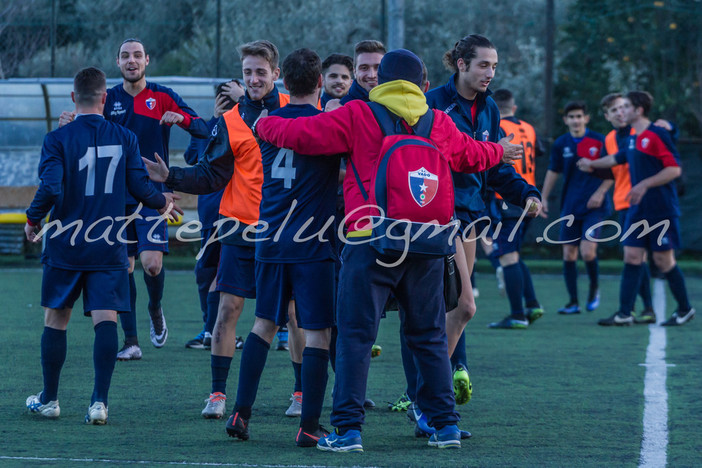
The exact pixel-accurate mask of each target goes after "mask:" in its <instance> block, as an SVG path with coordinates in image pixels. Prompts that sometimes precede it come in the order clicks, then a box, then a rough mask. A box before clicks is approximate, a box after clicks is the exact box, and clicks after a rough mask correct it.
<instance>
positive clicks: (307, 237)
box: [256, 104, 340, 263]
mask: <svg viewBox="0 0 702 468" xmlns="http://www.w3.org/2000/svg"><path fill="white" fill-rule="evenodd" d="M320 113H321V111H320V110H319V109H317V108H315V107H314V106H311V105H309V104H304V105H303V104H288V105H287V106H285V107H281V108H280V109H278V110H275V111H273V112H271V115H277V116H278V117H282V118H285V119H295V118H297V117H309V116H313V115H317V114H320ZM261 158H262V162H263V185H262V187H261V207H260V211H259V222H260V223H262V225H263V226H265V227H266V230H265V231H261V232H260V233H258V234H257V242H256V260H257V261H259V262H264V263H308V262H318V261H324V260H332V259H335V258H336V254H335V253H334V249H333V246H334V244H333V243H331V242H329V241H333V236H334V235H335V234H336V232H335V231H334V224H333V223H332V222H330V220H332V221H333V218H334V212H335V210H336V186H337V183H338V178H339V160H340V156H308V155H305V154H299V153H296V152H294V151H292V150H289V149H285V148H278V147H276V146H273V145H271V144H270V143H261ZM320 239H324V240H325V241H323V242H320Z"/></svg>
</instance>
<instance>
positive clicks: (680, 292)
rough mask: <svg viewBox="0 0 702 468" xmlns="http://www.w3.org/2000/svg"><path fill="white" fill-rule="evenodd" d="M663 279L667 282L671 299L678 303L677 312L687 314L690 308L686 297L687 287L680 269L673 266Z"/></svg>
mask: <svg viewBox="0 0 702 468" xmlns="http://www.w3.org/2000/svg"><path fill="white" fill-rule="evenodd" d="M665 278H666V279H667V280H668V287H669V288H670V292H672V293H673V297H674V298H675V300H676V301H677V303H678V310H680V311H681V312H687V311H688V310H690V308H691V307H692V306H691V305H690V301H689V300H688V297H687V287H686V286H685V277H684V276H683V274H682V271H680V267H678V265H675V266H674V267H673V269H672V270H670V271H669V272H667V273H665Z"/></svg>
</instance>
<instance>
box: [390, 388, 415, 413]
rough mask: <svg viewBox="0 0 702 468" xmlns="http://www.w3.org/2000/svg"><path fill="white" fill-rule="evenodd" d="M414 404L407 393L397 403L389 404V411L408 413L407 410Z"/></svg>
mask: <svg viewBox="0 0 702 468" xmlns="http://www.w3.org/2000/svg"><path fill="white" fill-rule="evenodd" d="M411 404H412V400H410V399H409V397H408V396H407V394H406V393H403V394H402V395H400V398H398V399H397V400H395V403H388V409H389V410H390V411H396V412H400V411H407V408H409V406H410V405H411Z"/></svg>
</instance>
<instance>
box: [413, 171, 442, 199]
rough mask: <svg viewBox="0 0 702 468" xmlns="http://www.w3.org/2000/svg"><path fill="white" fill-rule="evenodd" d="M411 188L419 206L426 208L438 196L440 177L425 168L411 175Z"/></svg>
mask: <svg viewBox="0 0 702 468" xmlns="http://www.w3.org/2000/svg"><path fill="white" fill-rule="evenodd" d="M409 188H410V193H411V194H412V198H413V199H414V201H415V202H417V205H419V206H420V207H424V206H426V205H428V204H429V203H430V202H431V201H432V200H433V199H434V196H436V192H437V191H438V189H439V177H438V176H437V175H436V174H432V173H431V172H429V171H427V170H426V169H425V168H421V169H418V170H416V171H414V172H410V173H409Z"/></svg>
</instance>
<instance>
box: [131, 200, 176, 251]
mask: <svg viewBox="0 0 702 468" xmlns="http://www.w3.org/2000/svg"><path fill="white" fill-rule="evenodd" d="M137 206H138V205H129V206H127V209H126V215H127V216H130V215H132V214H133V213H134V211H136V209H137ZM139 214H140V215H141V218H137V219H135V220H132V221H130V222H129V224H127V227H126V229H125V231H126V236H124V237H126V238H127V240H128V241H129V243H128V244H127V255H128V256H130V257H137V256H138V255H139V254H140V253H142V252H143V251H145V250H152V251H156V252H164V253H168V223H167V222H166V221H165V220H163V219H160V218H159V219H155V217H157V216H160V215H159V214H158V211H156V210H154V209H153V208H147V207H145V206H142V207H141V210H139ZM147 218H153V219H151V220H150V221H147ZM134 241H136V242H134Z"/></svg>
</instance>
